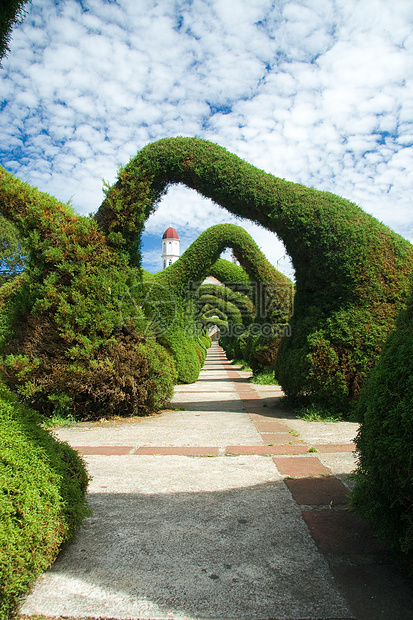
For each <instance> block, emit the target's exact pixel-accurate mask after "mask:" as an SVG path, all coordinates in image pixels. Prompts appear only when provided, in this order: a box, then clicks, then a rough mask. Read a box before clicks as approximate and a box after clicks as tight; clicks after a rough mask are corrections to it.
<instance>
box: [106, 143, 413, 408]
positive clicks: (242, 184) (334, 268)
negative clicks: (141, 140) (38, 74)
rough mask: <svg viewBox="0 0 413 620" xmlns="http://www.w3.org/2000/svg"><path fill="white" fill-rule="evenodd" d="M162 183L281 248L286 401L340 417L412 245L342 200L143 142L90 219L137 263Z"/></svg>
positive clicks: (203, 146) (411, 262)
mask: <svg viewBox="0 0 413 620" xmlns="http://www.w3.org/2000/svg"><path fill="white" fill-rule="evenodd" d="M171 183H184V184H185V185H187V186H188V187H191V188H193V189H195V190H197V191H198V192H200V193H201V194H202V195H203V196H205V197H208V198H211V199H212V200H214V201H215V202H217V203H218V204H220V205H221V206H223V207H225V208H226V209H228V211H230V212H231V213H234V214H236V215H238V216H241V217H244V218H246V219H250V220H252V221H254V222H256V223H258V224H261V225H262V226H264V227H265V228H267V229H268V230H271V231H273V232H274V233H276V234H277V235H278V236H279V237H280V238H281V239H282V240H283V242H284V244H285V247H286V250H287V252H288V254H289V255H290V257H291V260H292V263H293V266H294V268H295V272H296V296H295V305H294V316H293V317H292V319H291V337H290V338H288V339H287V338H286V339H284V342H283V345H282V349H281V352H280V355H279V356H278V362H277V376H278V378H279V380H280V382H281V385H282V387H283V388H284V390H285V391H286V393H287V394H288V395H289V396H290V397H293V398H296V399H308V398H309V399H311V400H316V401H318V402H320V403H323V404H327V405H328V406H329V407H335V408H339V409H347V408H348V406H349V404H350V402H351V401H353V400H354V399H355V398H357V396H358V394H359V390H360V387H361V384H362V383H363V381H364V379H365V377H366V376H367V374H368V373H369V371H370V369H371V367H372V366H373V364H374V362H375V360H376V358H377V356H378V354H379V352H380V350H381V347H382V345H383V342H384V340H385V338H386V335H387V334H388V332H389V331H390V330H391V329H392V327H393V325H394V320H395V316H396V314H397V313H398V311H399V309H400V308H401V307H402V306H403V304H404V303H405V300H406V297H407V291H408V273H409V272H410V271H411V270H412V267H413V250H412V246H411V245H410V244H409V243H408V242H407V241H406V240H404V239H403V238H402V237H400V236H399V235H397V234H396V233H394V232H393V231H391V230H390V229H389V228H387V227H386V226H384V225H383V224H381V223H380V222H378V221H377V220H376V219H375V218H373V217H372V216H370V215H368V214H366V213H365V212H364V211H362V209H360V208H359V207H358V206H356V205H355V204H353V203H351V202H350V201H348V200H345V199H343V198H340V197H338V196H335V195H334V194H330V193H327V192H320V191H317V190H315V189H309V188H306V187H304V186H302V185H298V184H296V183H289V182H287V181H284V180H282V179H279V178H276V177H274V176H272V175H271V174H267V173H265V172H263V171H261V170H258V169H257V168H255V167H254V166H252V165H250V164H248V163H246V162H245V161H243V160H241V159H240V158H238V157H237V156H235V155H233V154H231V153H229V152H228V151H226V150H225V149H224V148H222V147H220V146H217V145H216V144H213V143H211V142H207V141H205V140H201V139H198V138H169V139H164V140H159V141H158V142H155V143H153V144H149V145H147V146H146V147H144V148H143V149H142V150H141V151H140V152H139V153H138V154H137V156H136V157H135V158H133V159H132V160H131V161H130V162H129V163H128V164H127V165H126V166H125V167H124V168H123V169H121V170H120V172H119V178H118V181H117V182H116V183H115V185H113V187H112V188H110V189H108V191H107V197H106V199H105V200H104V202H103V204H102V205H101V207H100V209H99V211H98V213H97V214H96V220H97V222H98V224H99V227H100V228H101V230H103V231H105V232H106V234H107V235H108V239H109V241H110V242H111V243H115V244H118V246H119V245H122V247H123V248H124V249H125V250H126V251H128V252H129V253H130V256H131V257H135V256H137V250H138V246H139V239H140V234H141V232H142V230H143V226H144V222H145V220H146V219H147V218H148V217H149V215H150V214H151V212H152V211H153V210H154V209H155V207H156V204H157V202H158V201H159V200H160V199H161V197H162V195H163V194H164V193H165V191H166V190H167V187H168V185H169V184H171Z"/></svg>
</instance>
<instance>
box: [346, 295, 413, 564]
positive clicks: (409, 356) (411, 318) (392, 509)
mask: <svg viewBox="0 0 413 620" xmlns="http://www.w3.org/2000/svg"><path fill="white" fill-rule="evenodd" d="M412 360H413V298H411V299H410V303H409V305H408V308H407V310H405V311H404V312H403V313H401V315H400V316H399V318H398V321H397V327H396V330H395V331H394V332H393V333H392V334H391V335H390V336H389V337H388V340H387V342H386V344H385V347H384V349H383V352H382V355H381V357H380V359H379V361H378V363H377V365H376V367H375V368H374V370H373V371H372V373H371V375H370V377H369V380H368V383H367V385H366V387H365V388H364V390H363V391H362V393H361V397H360V401H359V403H358V407H357V415H358V417H359V418H360V419H361V420H362V424H361V427H360V431H359V433H358V435H357V437H356V446H357V451H358V467H357V470H356V485H355V489H354V492H353V495H352V502H353V505H354V507H355V509H356V510H357V511H358V512H360V513H361V514H362V515H363V516H364V517H366V518H368V519H369V520H370V521H371V522H372V523H373V525H374V526H375V528H376V531H377V533H378V534H379V535H380V536H381V537H382V538H383V539H384V540H385V541H386V542H387V544H388V545H389V547H390V548H391V549H392V550H393V551H394V552H396V553H397V554H400V555H402V556H403V557H404V558H405V559H406V564H407V566H408V568H409V570H410V572H411V573H412V575H413V568H412V566H413V442H412V437H413V372H412Z"/></svg>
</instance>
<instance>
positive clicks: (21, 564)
mask: <svg viewBox="0 0 413 620" xmlns="http://www.w3.org/2000/svg"><path fill="white" fill-rule="evenodd" d="M0 461H1V464H2V466H1V470H0V540H1V547H0V618H2V619H4V620H6V619H7V618H10V617H11V615H12V614H13V611H15V608H16V605H17V603H18V600H19V598H20V596H21V595H22V594H23V593H25V592H26V591H27V590H28V588H29V587H30V586H31V584H32V583H33V582H34V580H35V579H36V577H38V575H39V574H40V573H41V572H43V571H44V570H45V569H46V568H47V567H48V566H49V565H50V564H51V563H52V562H53V561H54V559H55V558H56V556H57V554H58V552H59V549H60V547H61V545H62V544H63V543H64V542H66V541H67V540H69V539H70V538H71V537H72V536H73V535H74V533H75V531H76V528H77V526H78V525H79V523H80V522H81V521H82V520H83V518H84V517H85V516H86V515H87V514H88V509H87V505H86V500H85V492H86V487H87V483H88V475H87V473H86V469H85V465H84V463H83V461H82V459H81V458H80V457H79V455H78V454H77V452H75V451H74V450H72V449H71V448H70V447H69V446H68V445H67V444H65V443H62V442H60V441H58V440H57V439H55V438H54V437H53V436H52V435H51V434H50V433H49V432H48V431H45V430H43V429H41V428H40V427H39V417H38V414H37V413H36V412H34V411H33V410H29V409H26V408H25V407H24V406H22V405H20V404H19V403H18V402H17V399H16V397H15V396H14V395H12V394H10V392H8V390H6V388H5V387H4V386H2V385H0Z"/></svg>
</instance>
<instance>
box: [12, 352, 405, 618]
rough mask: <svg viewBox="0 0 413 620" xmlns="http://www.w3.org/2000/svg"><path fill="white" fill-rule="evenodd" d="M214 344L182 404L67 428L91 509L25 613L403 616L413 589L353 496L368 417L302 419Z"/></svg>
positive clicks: (181, 393)
mask: <svg viewBox="0 0 413 620" xmlns="http://www.w3.org/2000/svg"><path fill="white" fill-rule="evenodd" d="M249 374H250V373H246V372H243V371H241V370H240V369H239V368H237V367H234V366H232V365H231V364H230V363H229V362H228V361H227V360H226V358H225V355H224V353H223V351H222V350H221V348H220V347H219V345H218V344H216V343H214V344H213V345H212V347H211V349H210V350H209V351H208V356H207V360H206V363H205V366H204V368H203V370H202V371H201V375H200V377H199V379H198V381H197V382H196V383H195V384H191V385H180V386H177V387H176V390H175V396H174V399H173V406H174V409H173V410H172V409H171V410H168V411H165V412H163V413H161V414H158V415H155V416H150V417H148V418H134V419H130V420H113V421H108V422H103V421H102V422H100V423H83V424H79V425H75V426H73V427H70V428H62V429H58V430H57V431H56V434H57V435H58V436H59V437H60V438H61V439H63V440H65V441H68V442H69V443H70V444H71V445H72V446H74V447H75V448H76V449H77V450H78V451H79V452H80V453H81V454H83V455H84V458H85V460H86V462H87V464H88V469H89V472H90V474H91V475H92V481H91V484H90V487H89V503H90V506H91V508H92V510H93V514H92V516H91V517H90V518H88V519H87V520H86V523H85V527H84V528H81V529H80V530H79V532H78V534H77V536H76V538H75V540H74V541H73V542H72V543H71V544H70V545H68V547H67V548H66V549H65V550H64V551H63V552H62V553H61V554H60V556H59V558H58V559H57V561H56V562H55V563H54V565H53V566H52V567H51V568H50V569H49V570H48V571H47V572H46V573H44V574H43V575H42V576H41V577H40V578H39V579H38V581H37V583H36V584H35V586H34V589H33V592H32V593H31V594H30V595H29V596H28V597H27V598H26V600H25V601H24V603H23V604H22V607H21V613H22V614H24V615H26V616H30V615H34V614H43V615H46V616H51V617H59V616H65V617H67V618H89V617H94V618H116V619H118V618H119V619H121V618H124V619H125V618H129V619H134V620H135V619H142V620H148V619H152V620H166V619H170V620H197V619H210V620H218V619H220V620H224V619H225V620H235V619H237V620H259V619H261V620H265V619H270V618H272V619H275V618H279V619H283V620H298V619H304V618H307V619H309V618H317V619H320V620H321V619H325V620H327V619H333V618H335V619H338V618H342V619H344V618H346V619H350V618H353V619H358V620H374V619H376V618H392V620H397V619H400V620H401V619H403V620H405V618H408V617H413V614H412V610H413V596H412V593H411V591H410V590H409V588H408V586H407V584H406V583H405V582H404V580H403V577H402V576H401V574H399V572H398V570H397V568H396V567H395V566H394V565H393V564H392V563H391V562H390V560H389V559H388V557H387V554H386V551H385V550H384V549H383V547H382V546H381V545H380V544H379V543H378V542H377V540H376V539H375V538H374V536H373V535H372V533H371V531H370V529H369V527H368V525H367V524H366V523H364V522H363V521H362V520H361V519H359V518H358V517H357V516H356V515H354V514H353V513H351V512H350V511H349V510H348V506H347V502H348V492H349V488H350V486H351V479H350V478H349V474H350V473H351V471H352V470H353V469H354V465H355V455H354V444H353V442H352V440H353V438H354V436H355V434H356V432H357V425H356V424H354V423H349V422H340V423H323V422H304V421H302V420H299V419H296V418H295V417H293V416H291V415H289V414H288V412H286V410H285V408H283V406H282V403H281V402H280V400H281V397H282V391H281V389H280V388H279V387H277V386H260V385H255V384H252V383H250V382H249V381H248V377H249Z"/></svg>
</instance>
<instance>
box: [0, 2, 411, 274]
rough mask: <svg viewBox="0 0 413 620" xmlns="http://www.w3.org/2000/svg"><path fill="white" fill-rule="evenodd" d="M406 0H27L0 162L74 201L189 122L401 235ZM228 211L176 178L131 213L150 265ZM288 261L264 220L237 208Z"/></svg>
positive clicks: (10, 76) (0, 95)
mask: <svg viewBox="0 0 413 620" xmlns="http://www.w3.org/2000/svg"><path fill="white" fill-rule="evenodd" d="M412 33H413V2H412V0H391V1H390V0H117V1H114V0H56V1H53V0H32V4H31V5H29V6H28V14H27V16H26V18H25V19H24V21H23V23H22V24H20V25H19V26H17V27H16V28H15V29H14V31H13V39H12V41H11V45H10V49H11V51H10V54H9V56H8V57H7V58H6V59H4V60H3V63H2V64H3V68H2V69H1V70H0V75H1V83H0V111H1V117H0V118H1V123H0V145H1V146H0V163H1V165H3V166H4V167H5V168H6V169H7V170H9V171H10V172H12V173H13V174H15V175H17V176H18V177H19V178H21V179H23V180H25V181H28V182H29V183H31V184H33V185H36V186H37V187H38V188H39V189H41V190H43V191H47V192H48V193H50V194H52V195H54V196H56V197H57V198H59V199H60V200H63V201H67V200H69V199H71V201H72V204H73V206H74V207H75V209H76V210H77V211H78V212H79V213H82V214H86V213H90V212H93V211H96V210H97V208H98V207H99V205H100V203H101V201H102V197H103V194H102V179H105V181H107V182H109V183H112V182H113V181H114V180H115V179H116V172H117V167H118V165H119V164H124V163H126V162H127V161H128V160H129V158H130V157H132V156H134V155H135V154H136V152H137V151H138V150H139V149H141V148H142V147H143V146H144V145H145V144H147V143H148V142H152V141H154V140H157V139H159V138H162V137H165V136H177V135H183V136H199V137H201V138H206V139H208V140H212V141H213V142H216V143H218V144H220V145H222V146H224V147H226V148H227V149H229V150H230V151H232V152H233V153H236V154H237V155H239V156H240V157H242V158H243V159H246V160H247V161H248V162H250V163H252V164H254V165H256V166H257V167H259V168H261V169H263V170H265V171H267V172H271V173H272V174H274V175H276V176H278V177H282V178H285V179H287V180H289V181H296V182H299V183H303V184H304V185H308V186H312V187H315V188H317V189H321V190H328V191H331V192H333V193H335V194H339V195H341V196H344V197H346V198H349V199H350V200H352V201H353V202H355V203H357V204H358V205H360V206H361V207H362V208H363V209H364V210H365V211H367V212H369V213H371V214H373V215H374V216H375V217H377V218H378V219H379V220H381V221H383V222H384V223H385V224H387V225H388V226H390V227H391V228H393V229H394V230H396V231H397V232H399V233H400V234H401V235H403V236H404V237H405V238H407V239H409V240H410V241H413V214H412V208H411V204H410V203H411V197H412V195H413V151H412V144H413V81H412V76H413V34H412ZM231 221H235V220H234V218H233V217H232V216H230V215H229V214H228V213H227V212H226V211H225V210H224V209H222V208H220V207H218V206H217V205H214V204H213V203H212V202H210V201H208V200H204V199H202V198H201V197H199V196H198V195H197V194H196V193H195V192H193V191H191V190H188V189H186V188H184V187H182V186H175V187H173V188H171V190H170V191H169V193H168V195H167V196H166V197H165V199H164V201H163V203H162V204H161V206H160V207H159V209H158V211H157V212H156V214H154V215H153V216H152V217H151V219H150V220H149V221H148V223H147V227H146V233H145V238H144V267H145V268H146V269H149V270H150V271H157V270H158V269H160V268H161V263H160V241H159V237H160V236H161V235H162V233H163V232H164V230H165V228H167V227H168V226H169V224H172V225H173V226H174V228H176V230H177V231H178V233H179V235H180V238H181V241H182V243H181V245H182V248H183V249H185V248H186V247H187V246H188V245H189V244H190V243H191V242H192V241H193V240H194V239H195V238H196V237H197V236H198V234H199V233H200V232H202V231H203V230H205V229H206V228H208V227H209V226H211V225H212V224H216V223H220V222H231ZM237 223H239V224H241V225H243V226H244V227H245V228H246V229H247V230H248V231H249V232H250V234H252V236H253V237H254V239H255V240H256V241H257V243H258V244H259V245H260V247H261V248H262V249H263V251H264V252H265V254H266V255H267V256H268V258H269V259H270V260H271V262H272V263H273V264H274V265H277V261H278V265H279V267H280V268H281V269H282V270H284V271H285V273H287V274H288V273H289V269H290V268H289V264H288V261H287V259H285V258H282V257H283V255H284V254H285V251H284V248H283V246H282V244H281V242H280V241H279V240H277V238H276V237H274V235H272V234H270V233H269V232H267V231H265V230H263V229H261V228H258V227H257V226H255V225H253V224H252V223H250V222H248V221H238V222H237Z"/></svg>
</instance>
